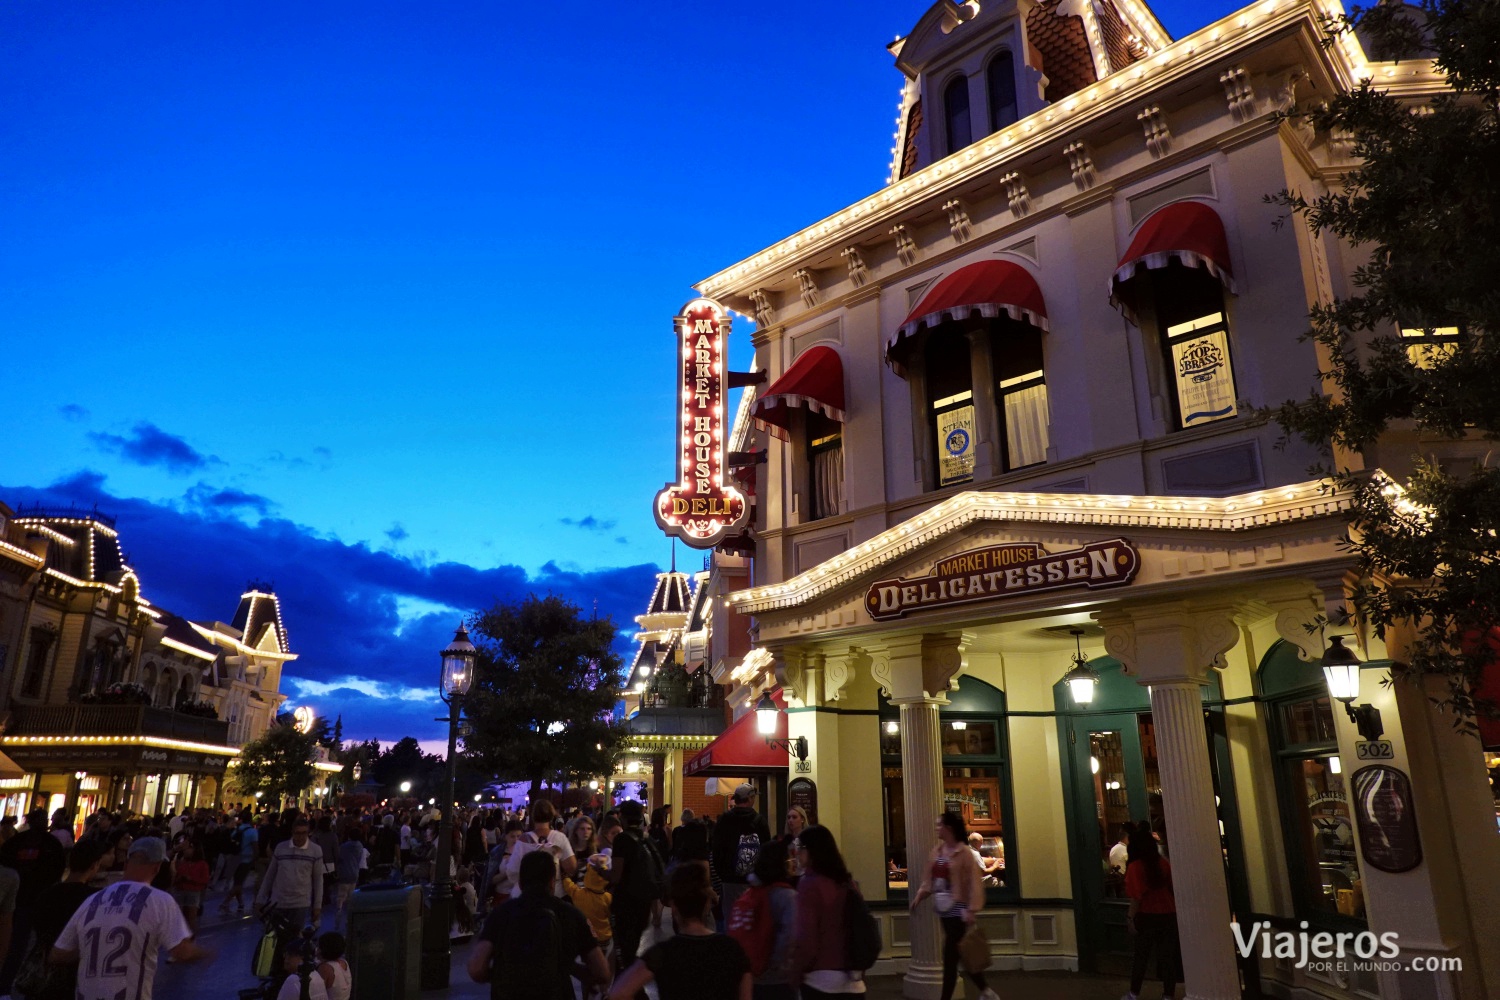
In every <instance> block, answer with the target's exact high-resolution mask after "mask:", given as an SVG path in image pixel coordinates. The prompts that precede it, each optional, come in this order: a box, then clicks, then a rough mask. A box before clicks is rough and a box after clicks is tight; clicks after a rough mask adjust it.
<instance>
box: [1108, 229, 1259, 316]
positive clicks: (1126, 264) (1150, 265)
mask: <svg viewBox="0 0 1500 1000" xmlns="http://www.w3.org/2000/svg"><path fill="white" fill-rule="evenodd" d="M1174 260H1175V261H1178V262H1179V263H1181V264H1182V265H1183V266H1184V267H1201V268H1203V269H1204V270H1205V271H1207V272H1208V273H1209V274H1211V275H1213V276H1214V277H1215V278H1217V279H1218V280H1219V283H1220V284H1221V285H1223V286H1224V288H1225V289H1226V290H1228V291H1230V292H1233V291H1234V290H1235V289H1234V274H1233V272H1232V270H1231V269H1230V266H1229V238H1228V237H1227V236H1225V235H1224V220H1222V219H1220V218H1219V213H1218V212H1215V211H1214V210H1213V209H1212V208H1211V207H1209V206H1208V205H1205V204H1203V202H1201V201H1177V202H1173V203H1172V204H1170V205H1163V206H1162V207H1161V208H1158V209H1157V210H1156V211H1155V212H1152V213H1151V214H1150V215H1149V216H1147V217H1146V221H1145V222H1143V223H1141V227H1140V228H1139V229H1137V230H1136V233H1135V238H1134V239H1132V240H1131V241H1130V248H1129V249H1128V250H1126V251H1125V256H1123V257H1121V258H1120V263H1119V264H1118V265H1117V266H1116V267H1115V273H1114V274H1112V275H1111V276H1110V279H1109V301H1110V303H1111V304H1112V305H1114V306H1116V307H1118V308H1120V309H1122V310H1123V311H1125V314H1126V315H1127V316H1129V315H1131V310H1130V303H1129V302H1128V301H1127V297H1126V296H1122V295H1121V291H1122V286H1123V285H1125V284H1126V283H1127V282H1129V281H1130V279H1131V278H1134V277H1135V276H1136V275H1138V274H1139V273H1140V272H1141V271H1143V270H1144V271H1150V270H1155V269H1157V268H1162V267H1166V266H1167V265H1168V264H1170V263H1171V262H1172V261H1174Z"/></svg>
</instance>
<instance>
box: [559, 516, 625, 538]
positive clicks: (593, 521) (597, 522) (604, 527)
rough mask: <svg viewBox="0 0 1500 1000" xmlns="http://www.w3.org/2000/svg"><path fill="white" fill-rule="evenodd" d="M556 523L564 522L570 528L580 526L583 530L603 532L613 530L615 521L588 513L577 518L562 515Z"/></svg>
mask: <svg viewBox="0 0 1500 1000" xmlns="http://www.w3.org/2000/svg"><path fill="white" fill-rule="evenodd" d="M558 523H559V524H566V525H567V526H568V527H570V528H582V529H583V530H584V531H598V532H601V533H603V532H610V531H613V530H615V524H616V523H617V522H615V521H613V520H602V519H600V518H597V517H595V516H594V515H593V514H590V515H588V516H587V517H579V518H572V517H563V518H558Z"/></svg>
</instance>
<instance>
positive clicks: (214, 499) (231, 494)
mask: <svg viewBox="0 0 1500 1000" xmlns="http://www.w3.org/2000/svg"><path fill="white" fill-rule="evenodd" d="M185 499H186V500H187V501H188V503H189V504H191V505H193V506H194V507H197V508H198V509H199V510H203V511H221V512H224V513H240V512H244V511H249V512H252V513H255V514H259V515H260V516H261V517H265V516H266V515H268V514H270V513H271V511H272V510H273V509H274V508H275V507H276V504H275V503H274V502H272V501H271V500H270V499H268V498H266V497H263V496H261V495H260V494H259V493H247V492H245V491H244V490H238V489H234V488H233V487H226V488H224V489H215V488H214V487H212V486H210V485H208V484H207V483H199V484H198V485H197V486H194V487H193V488H192V489H190V490H188V492H187V495H186V498H185Z"/></svg>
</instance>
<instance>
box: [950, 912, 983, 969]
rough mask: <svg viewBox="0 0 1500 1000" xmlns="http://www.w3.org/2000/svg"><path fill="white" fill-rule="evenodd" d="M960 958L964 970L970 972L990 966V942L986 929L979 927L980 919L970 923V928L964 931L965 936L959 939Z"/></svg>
mask: <svg viewBox="0 0 1500 1000" xmlns="http://www.w3.org/2000/svg"><path fill="white" fill-rule="evenodd" d="M958 960H959V962H960V963H962V965H963V967H964V971H965V972H968V973H970V974H973V973H976V972H983V971H984V970H985V969H988V968H989V967H990V943H989V941H988V940H986V939H985V936H984V931H982V930H980V929H979V921H977V920H976V921H974V922H973V923H972V924H970V925H969V929H968V930H966V931H964V936H963V937H962V938H960V939H959V942H958Z"/></svg>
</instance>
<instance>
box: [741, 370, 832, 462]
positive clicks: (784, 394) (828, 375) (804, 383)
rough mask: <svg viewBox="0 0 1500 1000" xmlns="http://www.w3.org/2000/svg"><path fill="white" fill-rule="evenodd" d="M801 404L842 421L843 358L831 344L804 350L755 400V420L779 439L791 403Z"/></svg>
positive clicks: (789, 421)
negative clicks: (783, 373)
mask: <svg viewBox="0 0 1500 1000" xmlns="http://www.w3.org/2000/svg"><path fill="white" fill-rule="evenodd" d="M794 406H805V407H807V408H808V409H809V410H812V411H814V412H815V413H821V414H823V416H825V417H828V418H829V419H830V420H837V421H838V422H839V423H843V422H844V362H843V361H842V359H840V358H839V352H838V351H835V350H834V349H833V348H831V347H814V348H812V349H810V350H807V351H804V352H803V353H802V356H801V357H800V358H798V359H797V360H796V361H794V362H793V363H792V367H790V368H788V369H787V371H786V374H785V375H783V376H781V378H779V379H777V380H776V381H775V382H772V383H771V386H770V388H768V389H767V390H766V392H765V395H763V396H761V397H760V398H759V399H757V400H756V401H755V405H754V406H753V407H752V408H751V410H750V412H751V414H752V415H753V416H754V417H755V423H756V424H757V425H758V426H759V427H760V428H761V429H762V430H765V431H768V432H770V433H771V434H772V435H774V436H775V437H779V438H781V440H783V441H785V440H787V428H789V427H790V426H791V425H792V407H794Z"/></svg>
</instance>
